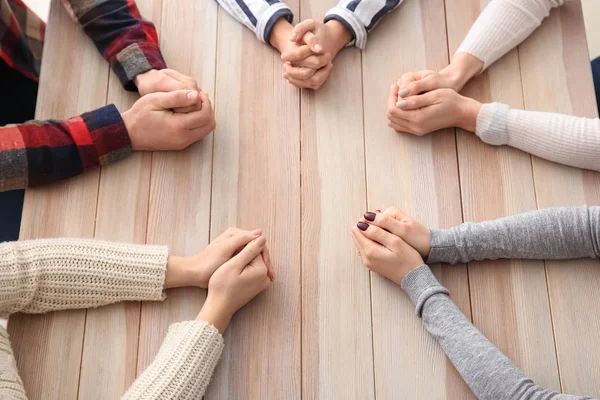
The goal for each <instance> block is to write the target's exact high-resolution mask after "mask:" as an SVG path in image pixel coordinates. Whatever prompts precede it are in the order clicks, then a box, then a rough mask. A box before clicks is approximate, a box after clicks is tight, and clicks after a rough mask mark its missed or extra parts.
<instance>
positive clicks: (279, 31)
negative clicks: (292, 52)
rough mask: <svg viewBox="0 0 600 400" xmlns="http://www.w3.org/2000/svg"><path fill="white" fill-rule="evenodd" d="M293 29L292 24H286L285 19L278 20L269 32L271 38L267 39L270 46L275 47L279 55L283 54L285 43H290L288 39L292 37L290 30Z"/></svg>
mask: <svg viewBox="0 0 600 400" xmlns="http://www.w3.org/2000/svg"><path fill="white" fill-rule="evenodd" d="M293 29H294V27H293V26H292V24H290V23H289V22H288V20H287V19H285V18H283V17H282V18H279V20H278V21H277V22H276V23H275V26H274V27H273V30H272V31H271V37H270V38H269V43H270V44H271V46H273V47H275V48H276V49H277V50H279V52H280V53H283V52H284V51H285V50H284V49H285V48H286V46H285V45H286V44H287V43H286V42H290V37H291V36H292V30H293Z"/></svg>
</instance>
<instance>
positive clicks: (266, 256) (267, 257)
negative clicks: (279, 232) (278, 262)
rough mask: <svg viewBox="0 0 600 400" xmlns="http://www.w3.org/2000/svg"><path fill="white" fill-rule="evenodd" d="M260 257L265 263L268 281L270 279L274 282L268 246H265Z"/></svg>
mask: <svg viewBox="0 0 600 400" xmlns="http://www.w3.org/2000/svg"><path fill="white" fill-rule="evenodd" d="M262 256H263V260H264V261H265V264H266V265H267V270H268V271H267V275H268V276H269V279H271V281H274V280H275V270H274V269H273V263H272V261H271V253H270V251H269V246H265V248H264V249H263V252H262Z"/></svg>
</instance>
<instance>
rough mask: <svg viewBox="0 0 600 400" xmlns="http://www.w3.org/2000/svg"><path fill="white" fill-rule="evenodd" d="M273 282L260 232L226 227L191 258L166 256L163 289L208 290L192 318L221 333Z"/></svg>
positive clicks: (265, 245)
mask: <svg viewBox="0 0 600 400" xmlns="http://www.w3.org/2000/svg"><path fill="white" fill-rule="evenodd" d="M274 280H275V274H274V272H273V267H272V264H271V259H270V255H269V249H268V247H267V240H266V238H265V236H264V235H263V232H262V230H260V229H256V230H253V231H246V230H242V229H238V228H229V229H228V230H227V231H225V232H224V233H223V234H222V235H220V236H219V237H217V238H216V239H215V240H214V241H212V242H211V243H210V244H209V245H208V246H207V247H206V249H205V250H204V251H202V252H200V253H198V254H196V255H194V256H190V257H177V256H170V257H169V259H168V261H167V271H166V275H165V285H164V288H165V289H172V288H177V287H185V286H196V287H200V288H203V289H208V296H207V298H206V301H205V302H204V305H203V306H202V309H201V310H200V313H199V314H198V316H197V317H196V319H197V320H199V321H205V322H207V323H209V324H211V325H213V326H215V327H216V328H217V329H218V330H219V332H221V333H223V332H224V331H225V329H226V328H227V325H228V324H229V321H230V320H231V318H232V316H233V314H235V312H236V311H237V310H239V309H240V308H242V307H243V306H244V305H245V304H246V303H248V302H249V301H250V300H252V299H253V298H254V297H255V296H256V295H258V294H259V293H260V292H262V291H263V290H264V289H266V288H267V287H268V286H269V285H270V284H271V282H273V281H274Z"/></svg>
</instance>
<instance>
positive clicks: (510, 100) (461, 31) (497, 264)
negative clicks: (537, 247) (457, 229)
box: [446, 0, 560, 389]
mask: <svg viewBox="0 0 600 400" xmlns="http://www.w3.org/2000/svg"><path fill="white" fill-rule="evenodd" d="M487 3H488V0H482V1H471V0H446V12H447V13H448V15H447V21H448V45H449V48H450V54H454V53H455V52H456V50H457V49H458V47H459V46H460V43H461V42H462V40H463V39H464V37H465V36H466V34H467V32H468V30H469V29H470V27H471V25H472V24H473V23H474V22H475V20H476V19H477V17H478V16H479V14H480V13H481V11H482V10H483V9H484V7H485V6H486V5H487ZM520 78H521V77H520V69H519V59H518V54H517V51H516V50H514V51H512V52H510V53H509V54H508V55H506V56H505V57H503V58H502V59H501V60H499V61H498V62H497V63H496V64H494V65H492V66H491V67H490V68H489V69H488V70H487V71H486V72H485V73H483V74H482V75H480V76H478V77H477V78H475V79H473V80H472V81H471V82H470V83H469V84H468V85H467V87H466V88H465V89H464V91H463V94H465V95H466V96H469V97H473V98H475V99H477V100H479V101H481V102H483V103H487V102H492V101H498V102H502V103H505V104H508V105H510V106H511V107H515V108H522V107H523V95H522V90H521V79H520ZM457 131H458V136H457V145H458V146H457V148H458V157H459V158H458V159H459V170H460V182H461V191H462V199H463V201H462V204H463V213H464V219H465V221H475V222H479V221H485V220H490V219H494V218H499V217H503V216H506V215H513V214H518V213H522V212H525V211H531V210H534V209H535V208H536V203H535V193H534V186H533V175H532V170H531V157H530V156H529V155H528V154H526V153H523V152H521V151H519V150H515V149H512V148H509V147H493V146H489V145H487V144H485V143H483V142H482V141H481V140H480V139H479V138H478V137H476V136H475V135H474V134H472V133H469V132H466V131H463V130H461V129H457ZM469 278H470V279H469V282H470V289H471V304H472V311H473V321H474V324H475V325H476V326H477V327H478V328H479V329H480V330H481V332H482V333H483V334H484V335H485V336H486V337H487V338H488V339H489V340H490V341H491V342H492V343H494V344H495V345H496V346H497V347H498V348H499V349H500V350H501V351H502V352H504V354H506V355H507V356H508V357H509V358H510V359H511V360H512V361H513V362H514V363H515V364H516V365H517V366H518V367H519V368H521V369H522V370H523V371H524V372H525V373H526V374H527V375H528V376H530V377H531V378H532V379H534V381H536V382H537V383H538V384H540V385H543V386H544V387H547V388H551V389H560V384H559V379H558V370H557V367H556V365H557V364H556V354H555V351H554V338H553V335H552V323H551V318H550V308H549V306H548V290H547V286H546V276H545V270H544V264H543V262H542V261H533V262H532V261H522V260H496V261H485V262H472V263H470V264H469Z"/></svg>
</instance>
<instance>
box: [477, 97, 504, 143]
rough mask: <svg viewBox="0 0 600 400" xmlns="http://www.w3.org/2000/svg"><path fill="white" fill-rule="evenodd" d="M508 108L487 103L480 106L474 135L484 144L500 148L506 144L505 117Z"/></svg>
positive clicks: (500, 104)
mask: <svg viewBox="0 0 600 400" xmlns="http://www.w3.org/2000/svg"><path fill="white" fill-rule="evenodd" d="M509 110H510V107H509V106H507V105H506V104H502V103H488V104H484V105H482V106H481V110H480V111H479V115H478V116H477V127H476V129H475V134H476V135H477V136H479V137H480V138H481V140H483V141H484V142H485V143H488V144H491V145H494V146H501V145H504V144H508V139H509V135H508V127H507V117H508V111H509Z"/></svg>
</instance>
